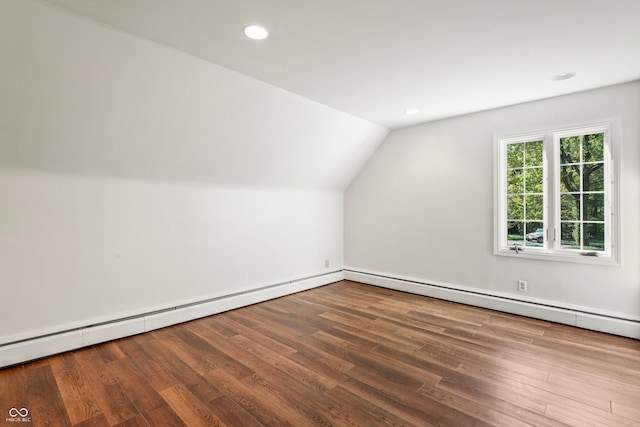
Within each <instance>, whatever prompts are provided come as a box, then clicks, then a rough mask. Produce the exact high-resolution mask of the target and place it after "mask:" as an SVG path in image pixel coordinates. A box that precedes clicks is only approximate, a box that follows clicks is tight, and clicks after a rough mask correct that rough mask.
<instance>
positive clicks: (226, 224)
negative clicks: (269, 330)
mask: <svg viewBox="0 0 640 427" xmlns="http://www.w3.org/2000/svg"><path fill="white" fill-rule="evenodd" d="M0 200H2V203H1V204H0V218H1V221H0V272H1V275H2V276H1V277H2V295H3V301H4V302H5V303H4V308H3V310H0V337H2V341H3V342H11V341H15V340H16V339H20V338H24V337H29V336H37V335H42V334H43V333H46V332H51V331H59V330H65V329H70V328H72V327H78V326H87V325H90V324H93V323H98V322H101V321H107V320H113V319H119V318H123V317H125V316H128V315H133V314H140V313H145V312H149V311H152V310H156V309H161V308H167V307H173V306H176V305H179V304H181V303H186V302H194V301H198V300H202V299H206V298H211V297H215V296H222V295H225V294H230V293H233V292H238V290H247V289H251V288H257V287H260V286H264V285H269V284H271V283H281V282H283V281H287V280H291V279H296V278H304V277H309V276H312V275H315V274H322V273H327V272H329V271H335V270H339V269H341V268H342V235H343V228H342V195H341V194H339V193H333V192H326V193H322V192H312V191H300V190H269V189H230V188H221V187H216V186H211V185H203V184H198V183H186V182H184V183H171V182H153V181H142V180H127V179H110V178H95V177H81V176H68V175H58V174H50V173H37V172H26V171H25V172H17V171H3V172H0ZM325 260H329V261H330V268H325ZM2 341H0V343H1V342H2Z"/></svg>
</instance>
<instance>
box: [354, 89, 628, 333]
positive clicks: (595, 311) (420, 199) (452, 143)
mask: <svg viewBox="0 0 640 427" xmlns="http://www.w3.org/2000/svg"><path fill="white" fill-rule="evenodd" d="M607 118H618V119H619V123H620V130H621V132H619V133H617V138H618V139H617V141H616V143H617V144H618V146H619V148H620V160H621V161H620V164H619V165H617V166H618V169H619V171H620V178H621V179H620V182H618V186H619V190H620V212H619V216H620V221H621V242H620V243H621V245H622V247H621V252H622V265H621V266H619V267H611V266H596V265H585V264H576V263H570V262H558V261H541V260H533V259H514V258H508V257H501V256H495V255H494V253H493V242H494V236H493V231H494V188H493V186H494V181H493V167H494V147H493V144H494V140H493V136H494V133H495V132H498V133H503V134H505V133H507V134H509V133H511V134H513V133H518V132H533V131H539V130H544V129H556V128H562V127H563V126H569V125H576V124H585V123H589V122H591V121H597V120H602V119H607ZM639 141H640V82H632V83H628V84H622V85H618V86H613V87H608V88H602V89H599V90H594V91H589V92H583V93H577V94H573V95H568V96H562V97H558V98H553V99H547V100H543V101H539V102H532V103H527V104H522V105H516V106H512V107H507V108H501V109H496V110H491V111H485V112H480V113H476V114H470V115H467V116H462V117H457V118H452V119H448V120H442V121H438V122H432V123H427V124H423V125H418V126H414V127H409V128H404V129H399V130H394V131H392V132H391V133H390V134H389V136H388V137H387V139H386V140H385V141H384V142H383V144H382V145H381V146H380V147H379V149H378V150H377V151H376V153H375V154H374V156H373V157H372V159H371V160H370V162H369V163H368V164H367V165H366V166H365V168H363V170H362V171H361V173H360V174H359V176H358V177H357V178H356V179H355V180H354V182H353V183H352V184H351V186H350V187H349V189H348V190H347V191H346V193H345V230H346V231H345V233H346V234H345V236H346V237H345V268H346V269H347V270H353V271H354V273H353V274H352V273H349V272H348V271H347V277H348V278H349V277H350V278H353V279H357V280H362V281H369V282H370V283H376V284H383V285H385V284H386V285H389V286H400V287H403V286H404V288H405V289H407V290H411V291H416V292H424V293H427V294H431V295H434V296H438V297H442V298H452V299H454V300H460V301H462V302H469V303H476V304H482V303H483V301H484V303H486V304H488V306H490V307H492V308H498V309H511V310H514V311H515V312H517V313H520V314H525V315H539V314H540V313H539V310H538V311H536V310H533V309H532V307H539V308H540V310H542V309H543V308H544V307H545V306H548V307H555V308H557V309H562V310H569V312H567V313H564V312H563V313H562V314H558V315H557V316H556V315H550V316H548V318H549V319H550V320H558V321H565V322H566V323H572V324H576V323H577V324H581V323H582V325H583V326H588V327H594V328H596V329H597V328H600V330H606V331H611V332H617V333H621V334H625V335H630V336H635V337H640V262H639V260H640V221H639V220H638V218H640V197H639V194H640V143H639ZM355 272H359V273H355ZM360 273H364V274H360ZM520 279H523V280H527V281H528V287H529V290H528V293H527V294H522V293H518V292H517V291H516V283H517V281H518V280H520ZM428 285H435V286H432V287H429V286H428ZM458 291H463V292H464V293H465V294H464V295H466V296H464V297H462V296H460V295H462V294H460V292H458ZM491 298H494V299H495V298H498V299H500V300H501V301H503V303H500V304H498V303H495V304H494V302H493V300H492V299H491ZM510 301H511V302H510ZM513 301H519V302H523V303H526V304H519V305H517V304H515V303H513ZM527 304H531V305H527ZM510 307H511V308H510ZM576 313H578V314H576ZM580 313H582V314H580ZM565 314H567V316H568V317H566V316H565ZM592 315H593V316H596V317H595V318H591V317H589V316H592ZM563 316H564V317H563ZM580 316H583V317H580ZM598 316H602V317H603V318H608V319H610V322H612V323H616V324H617V322H618V321H619V320H624V321H625V322H627V323H626V326H625V327H624V328H623V330H619V329H616V330H613V329H612V328H609V327H607V326H606V325H604V324H601V323H599V322H600V321H599V320H598V319H597V317H598ZM581 319H582V320H581ZM594 319H595V320H594ZM614 329H615V328H614Z"/></svg>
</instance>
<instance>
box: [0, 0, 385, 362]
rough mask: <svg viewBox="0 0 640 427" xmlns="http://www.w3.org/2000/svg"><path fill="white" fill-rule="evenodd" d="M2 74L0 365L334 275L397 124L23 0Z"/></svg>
mask: <svg viewBox="0 0 640 427" xmlns="http://www.w3.org/2000/svg"><path fill="white" fill-rule="evenodd" d="M0 69H1V70H2V82H1V83H0V200H1V203H0V292H1V294H2V299H3V301H7V302H8V303H7V305H6V307H5V308H3V310H0V366H3V365H7V364H11V363H18V362H20V361H22V360H27V359H29V358H34V357H39V356H43V355H46V354H50V353H52V352H57V351H61V350H65V349H69V348H73V347H76V346H79V345H86V344H91V343H95V342H97V341H100V340H101V339H102V340H103V339H110V338H114V337H117V336H122V335H126V334H130V333H136V332H141V331H142V330H147V329H149V328H153V327H159V326H162V325H166V324H170V323H171V322H172V321H174V320H175V321H177V320H180V319H182V320H184V319H188V318H190V317H193V315H194V314H193V313H196V314H197V315H205V314H207V313H212V312H215V311H219V310H222V309H229V308H232V307H234V306H238V305H242V304H248V303H252V302H256V301H257V300H260V299H263V298H270V297H274V296H277V295H279V294H283V293H287V292H293V291H296V290H300V289H302V288H305V287H310V286H318V285H320V284H323V283H329V282H331V281H335V280H338V279H339V278H341V277H342V273H341V269H342V264H343V253H342V251H343V191H344V189H345V188H346V186H347V185H348V183H349V182H350V181H351V179H352V178H353V176H355V175H356V174H357V172H358V170H359V169H360V167H361V166H362V165H363V164H364V163H365V162H366V160H367V158H368V157H369V156H370V154H371V153H372V152H373V151H374V150H375V148H376V147H377V145H378V144H379V143H380V141H381V140H382V139H383V138H384V136H385V135H386V134H387V132H388V131H387V129H385V128H382V127H379V126H377V125H374V124H371V123H369V122H366V121H363V120H361V119H358V118H355V117H352V116H349V115H347V114H344V113H342V112H339V111H336V110H334V109H331V108H329V107H326V106H323V105H320V104H318V103H315V102H312V101H310V100H307V99H305V98H302V97H299V96H297V95H294V94H292V93H289V92H286V91H283V90H281V89H278V88H275V87H273V86H270V85H267V84H265V83H262V82H260V81H257V80H255V79H251V78H248V77H246V76H243V75H240V74H238V73H235V72H232V71H230V70H227V69H224V68H222V67H219V66H217V65H215V64H211V63H208V62H205V61H203V60H201V59H199V58H195V57H192V56H190V55H187V54H184V53H181V52H178V51H176V50H173V49H171V48H167V47H164V46H160V45H157V44H155V43H152V42H150V41H147V40H144V39H140V38H137V37H133V36H130V35H128V34H125V33H122V32H118V31H115V30H112V29H110V28H106V27H104V26H102V25H100V24H97V23H96V22H93V21H91V20H89V19H86V18H83V17H80V16H77V15H74V14H71V13H69V12H66V11H63V10H61V9H58V8H57V7H55V6H51V5H50V4H47V3H43V2H37V1H31V0H25V1H15V2H14V1H3V2H0ZM225 299H226V300H225ZM227 300H228V301H229V302H225V303H220V301H227ZM198 303H203V304H205V305H204V306H198ZM194 307H196V308H194ZM198 307H199V308H198ZM188 310H191V311H192V313H191V314H188V313H186V311H188ZM159 313H161V314H159ZM185 313H186V314H185ZM159 315H162V316H164V317H162V319H161V320H159V318H158V316H159ZM149 316H151V317H149ZM154 316H155V317H154ZM125 318H127V319H129V320H128V321H127V322H124V323H122V322H120V321H121V320H122V319H125ZM136 319H138V320H136ZM112 322H115V323H112ZM96 325H99V328H101V329H99V331H100V332H99V333H96V332H95V329H92V328H95V327H96ZM105 328H112V330H105ZM56 337H59V339H58V338H56ZM56 340H57V341H56Z"/></svg>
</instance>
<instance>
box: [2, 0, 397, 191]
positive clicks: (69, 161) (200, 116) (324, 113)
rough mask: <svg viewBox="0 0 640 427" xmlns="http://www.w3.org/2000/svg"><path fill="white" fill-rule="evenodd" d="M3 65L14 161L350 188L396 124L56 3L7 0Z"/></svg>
mask: <svg viewBox="0 0 640 427" xmlns="http://www.w3.org/2000/svg"><path fill="white" fill-rule="evenodd" d="M247 42H250V40H248V39H247ZM0 70H2V79H1V82H0V167H3V168H22V169H37V170H46V171H51V172H60V173H67V174H68V173H71V174H89V175H96V174H99V175H104V176H118V177H132V178H142V179H179V180H190V181H207V182H213V183H216V184H219V185H228V186H260V187H269V188H273V187H286V188H302V189H319V190H338V191H343V190H344V189H345V188H346V186H347V185H348V184H349V182H350V181H351V180H352V178H353V177H354V176H355V174H356V173H357V172H358V170H359V169H360V168H361V167H362V165H364V163H365V162H366V160H367V159H368V158H369V156H370V155H371V153H372V152H373V151H374V150H375V148H376V147H377V145H378V144H379V143H380V142H381V141H382V139H383V138H384V136H385V135H386V134H387V132H388V130H387V129H386V128H383V127H380V126H377V125H374V124H372V123H370V122H367V121H365V120H362V119H359V118H356V117H354V116H351V115H348V114H345V113H343V112H340V111H337V110H335V109H332V108H329V107H327V106H324V105H321V104H318V103H316V102H313V101H310V100H308V99H306V98H303V97H300V96H298V95H295V94H292V93H290V92H286V91H284V90H282V89H279V88H276V87H274V86H270V85H268V84H266V83H263V82H260V81H258V80H255V79H252V78H249V77H247V76H244V75H242V74H239V73H236V72H233V71H230V70H228V69H225V68H223V67H220V66H218V65H216V64H212V63H210V62H206V61H204V60H202V59H200V58H197V57H194V56H191V55H188V54H186V53H183V52H180V51H177V50H174V49H172V48H169V47H166V46H162V45H159V44H156V43H153V42H151V41H148V40H145V39H142V38H138V37H135V36H132V35H129V34H126V33H123V32H120V31H117V30H113V29H110V28H107V27H105V26H103V25H101V24H98V23H97V22H94V21H92V20H90V19H88V18H85V17H82V16H79V15H75V14H73V13H72V12H68V11H66V10H64V9H61V8H58V7H57V6H53V5H51V4H49V3H46V2H43V3H40V2H36V1H33V0H24V1H1V2H0Z"/></svg>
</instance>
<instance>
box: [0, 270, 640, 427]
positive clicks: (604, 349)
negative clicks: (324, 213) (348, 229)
mask: <svg viewBox="0 0 640 427" xmlns="http://www.w3.org/2000/svg"><path fill="white" fill-rule="evenodd" d="M14 407H15V408H18V409H20V408H23V407H24V408H27V409H28V410H29V417H31V423H30V424H28V425H32V426H55V427H61V426H78V427H80V426H82V427H85V426H151V427H156V426H171V427H176V426H241V427H252V426H295V427H301V426H316V425H319V426H367V427H369V426H453V427H460V426H508V427H517V426H565V425H571V426H612V427H613V426H616V427H618V426H640V341H637V340H632V339H626V338H621V337H616V336H611V335H606V334H601V333H596V332H591V331H586V330H581V329H576V328H572V327H568V326H563V325H557V324H552V323H549V322H544V321H539V320H534V319H529V318H524V317H518V316H513V315H508V314H504V313H499V312H495V311H491V310H485V309H480V308H474V307H468V306H464V305H459V304H454V303H449V302H445V301H440V300H435V299H431V298H426V297H421V296H416V295H411V294H406V293H402V292H396V291H392V290H387V289H381V288H376V287H372V286H368V285H363V284H359V283H354V282H348V281H342V282H338V283H335V284H331V285H327V286H324V287H321V288H317V289H313V290H310V291H306V292H301V293H298V294H295V295H289V296H286V297H283V298H279V299H276V300H272V301H267V302H264V303H261V304H256V305H253V306H250V307H245V308H241V309H237V310H233V311H230V312H226V313H221V314H218V315H215V316H211V317H208V318H204V319H200V320H196V321H193V322H189V323H185V324H181V325H177V326H173V327H170V328H166V329H162V330H159V331H155V332H151V333H147V334H143V335H138V336H135V337H131V338H126V339H121V340H117V341H113V342H109V343H105V344H101V345H97V346H93V347H90V348H85V349H81V350H77V351H74V352H69V353H65V354H61V355H57V356H53V357H49V358H46V359H43V360H40V361H36V362H32V363H29V364H25V365H23V366H18V367H13V368H8V369H4V370H0V411H1V412H2V414H1V415H0V426H3V425H13V426H15V425H27V424H24V423H10V422H8V421H7V422H5V418H8V417H9V415H8V411H9V410H10V408H14Z"/></svg>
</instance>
